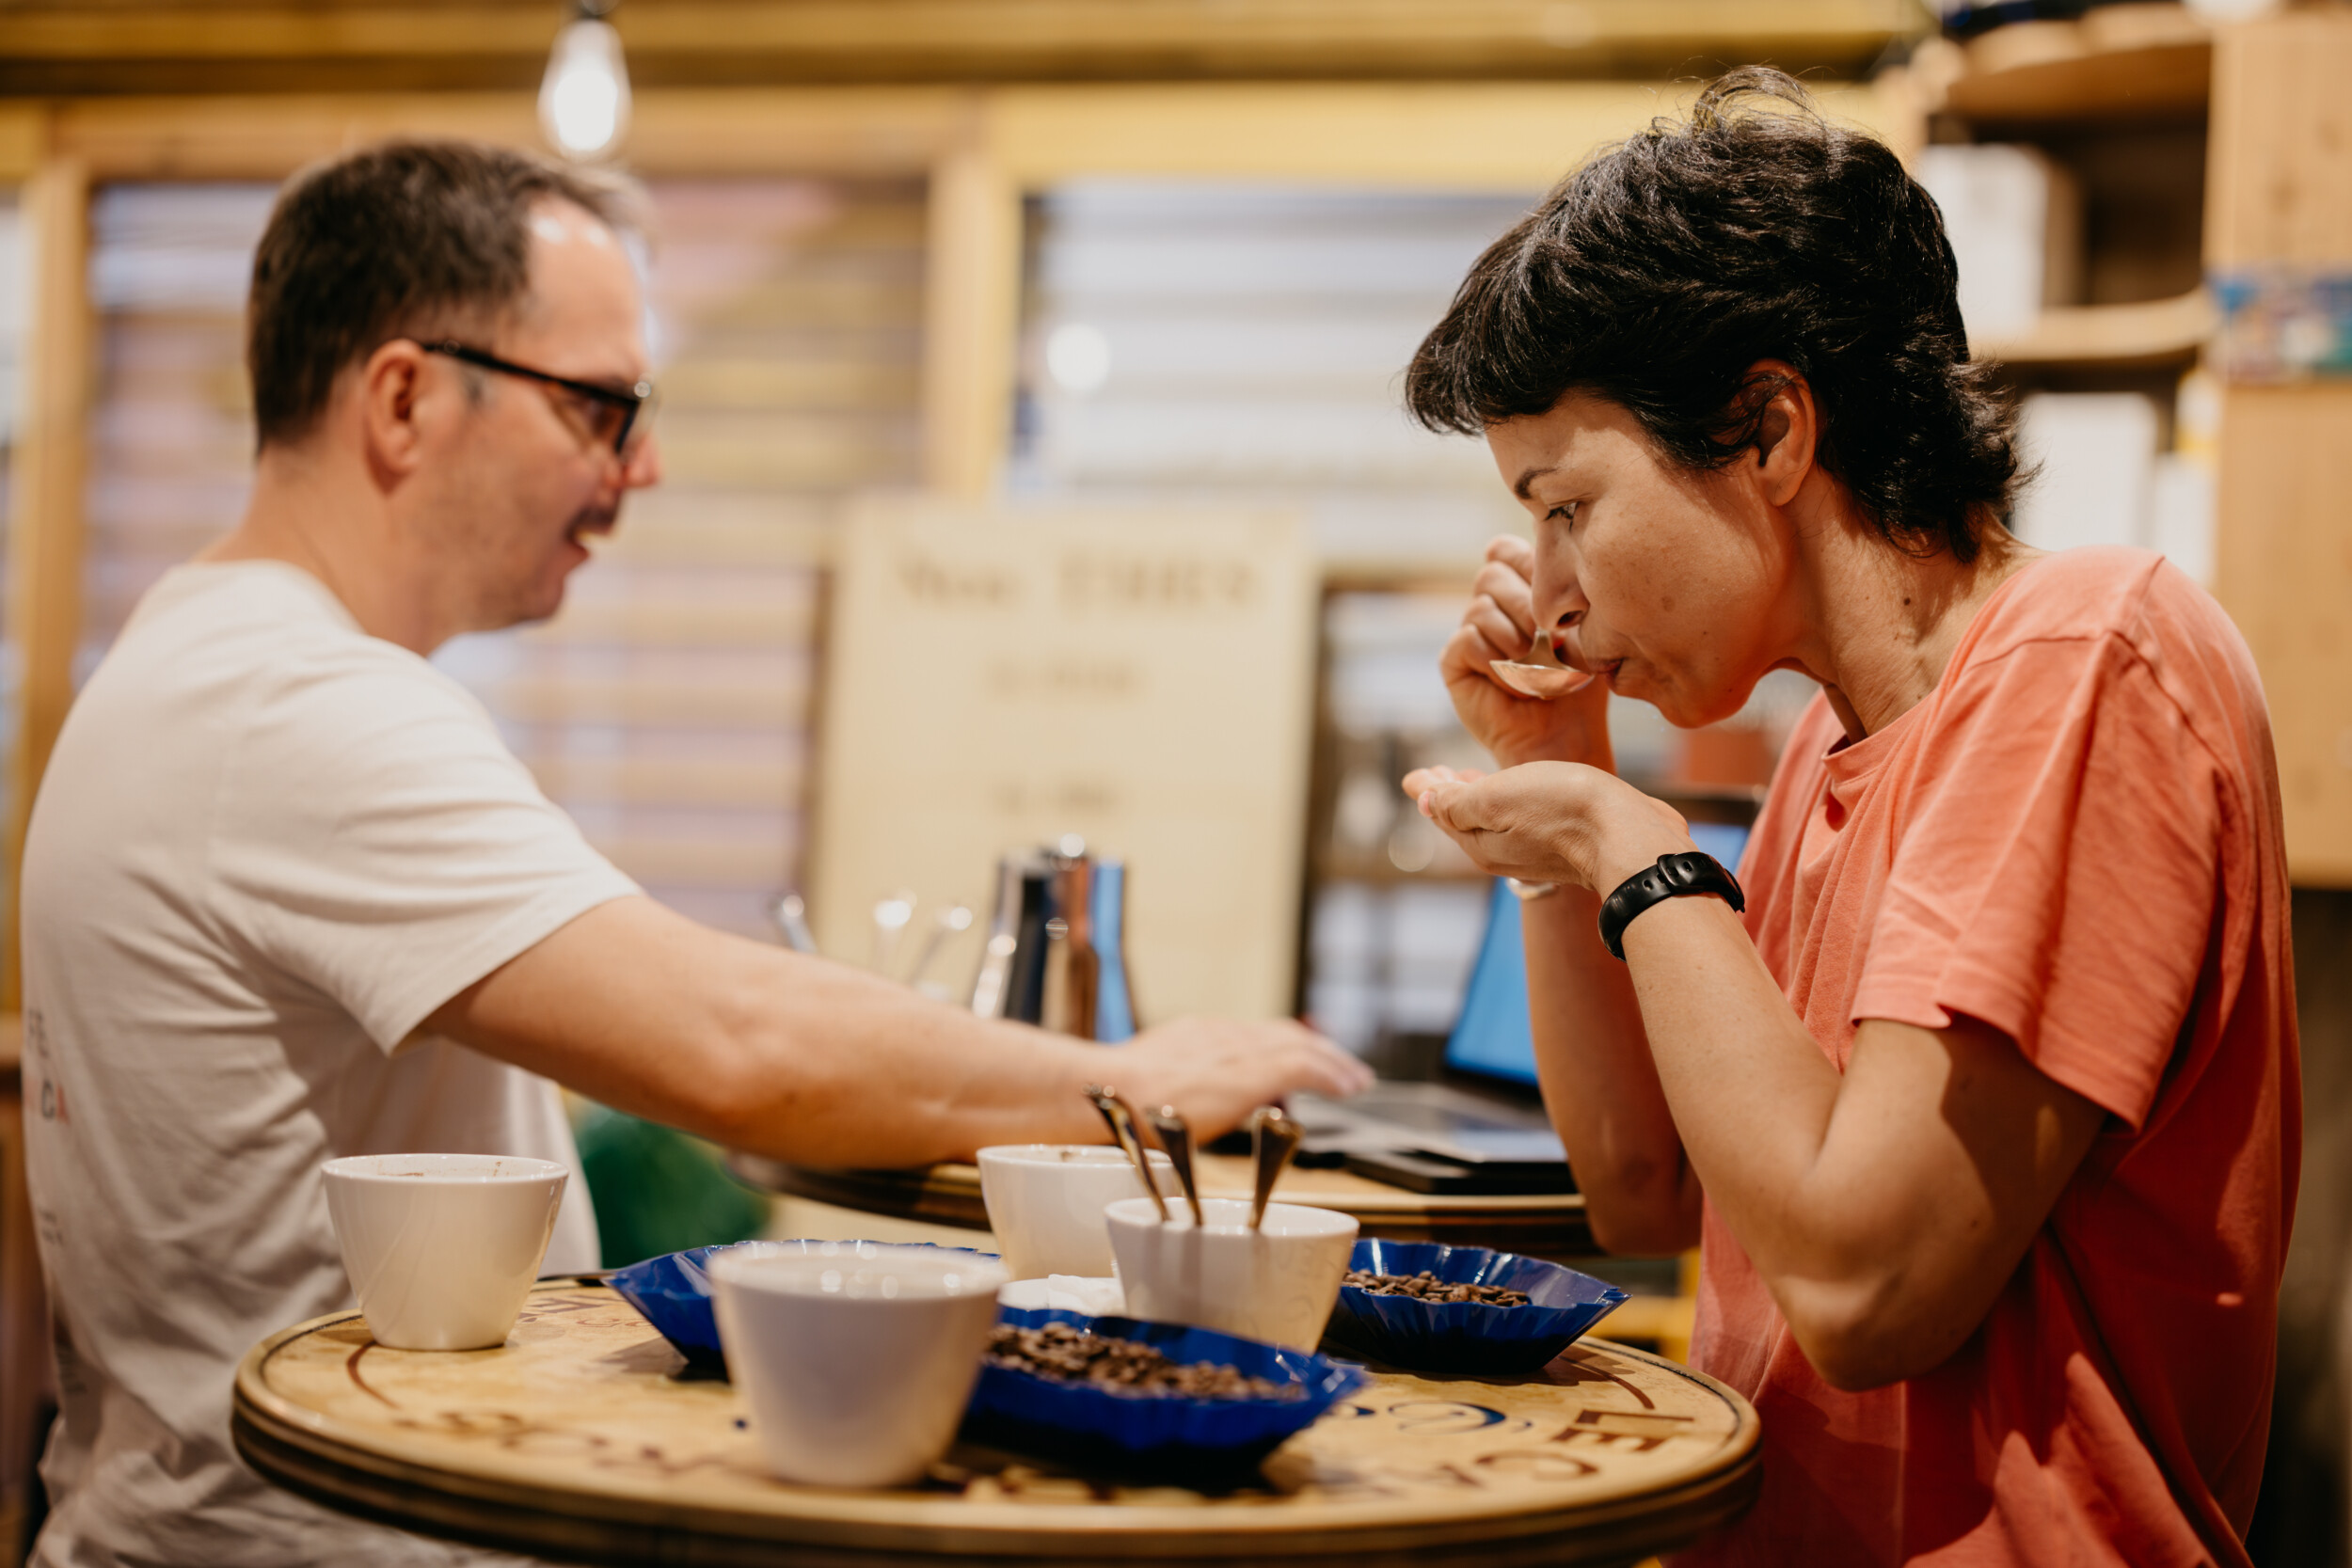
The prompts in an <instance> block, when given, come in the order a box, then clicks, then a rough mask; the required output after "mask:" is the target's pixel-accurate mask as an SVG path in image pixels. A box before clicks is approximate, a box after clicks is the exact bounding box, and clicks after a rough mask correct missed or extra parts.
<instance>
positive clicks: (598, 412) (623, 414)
mask: <svg viewBox="0 0 2352 1568" xmlns="http://www.w3.org/2000/svg"><path fill="white" fill-rule="evenodd" d="M419 346H420V347H421V348H422V349H423V350H424V351H425V353H427V354H443V355H447V356H449V357H450V358H452V359H455V360H458V361H459V362H461V363H463V364H468V365H472V366H475V367H477V368H479V369H481V370H485V371H496V372H499V373H500V374H501V375H519V376H521V377H522V378H523V379H525V380H526V381H537V382H541V383H543V384H545V385H547V386H549V387H561V388H564V390H565V391H567V392H570V393H572V394H574V395H575V396H577V397H581V398H585V399H586V400H587V402H588V407H587V409H586V410H585V415H586V418H587V420H588V429H589V433H590V434H591V435H592V436H595V437H596V440H598V441H600V442H602V441H610V442H611V443H612V451H613V454H614V455H615V456H619V457H627V456H628V453H629V449H630V445H631V443H630V441H629V436H630V435H631V433H635V434H636V435H637V436H639V437H641V438H642V437H643V436H644V433H645V431H646V430H647V429H649V428H650V427H651V424H652V421H651V420H648V419H646V418H645V416H646V414H647V413H648V412H649V411H650V410H651V408H652V406H653V402H654V390H653V383H652V382H650V381H641V382H639V383H637V385H635V386H634V387H631V388H628V389H627V390H623V389H622V388H618V387H608V386H605V385H604V384H603V383H601V382H596V381H579V380H575V379H573V378H572V377H571V376H568V375H557V374H555V373H554V372H551V371H538V370H533V369H532V368H531V367H530V366H529V365H517V364H516V363H515V362H514V361H513V360H511V359H501V358H500V357H499V356H497V355H495V354H485V353H484V352H483V351H482V350H481V349H478V348H473V347H469V345H467V344H465V343H460V342H455V341H442V342H437V343H422V344H420V345H419Z"/></svg>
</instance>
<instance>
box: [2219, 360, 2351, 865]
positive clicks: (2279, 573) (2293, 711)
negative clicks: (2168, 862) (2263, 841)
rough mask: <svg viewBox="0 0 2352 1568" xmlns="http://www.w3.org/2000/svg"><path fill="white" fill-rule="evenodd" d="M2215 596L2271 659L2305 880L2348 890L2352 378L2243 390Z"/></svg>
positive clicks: (2226, 422) (2277, 731) (2291, 821)
mask: <svg viewBox="0 0 2352 1568" xmlns="http://www.w3.org/2000/svg"><path fill="white" fill-rule="evenodd" d="M2221 451H2222V462H2221V489H2220V516H2221V527H2220V530H2219V531H2218V534H2217V541H2216V543H2217V554H2216V561H2215V566H2216V584H2215V586H2216V591H2217V594H2218V596H2219V597H2220V599H2221V602H2222V603H2223V604H2224V605H2226V606H2227V607H2228V608H2229V610H2230V613H2231V615H2232V616H2233V617H2234V618H2235V619H2236V621H2237V624H2238V626H2239V628H2240V629H2241V630H2242V631H2244V632H2245V633H2246V639H2247V641H2248V642H2249V644H2250V645H2251V646H2252V647H2253V650H2254V658H2255V661H2256V662H2257V663H2258V664H2259V665H2260V666H2261V667H2262V673H2263V685H2264V689H2265V691H2266V693H2267V694H2268V696H2269V699H2270V721H2271V725H2272V729H2273V733H2274V736H2275V737H2276V740H2277V743H2278V748H2279V783H2280V791H2281V793H2282V794H2283V796H2284V798H2285V804H2286V816H2287V859H2288V863H2289V864H2290V866H2291V867H2292V868H2293V871H2294V875H2295V879H2296V881H2298V882H2302V883H2307V884H2317V885H2324V886H2336V887H2352V387H2347V386H2334V387H2314V388H2300V387H2239V388H2231V389H2230V391H2229V392H2228V393H2227V394H2226V396H2225V398H2224V400H2223V404H2222V416H2221Z"/></svg>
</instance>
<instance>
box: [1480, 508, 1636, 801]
mask: <svg viewBox="0 0 2352 1568" xmlns="http://www.w3.org/2000/svg"><path fill="white" fill-rule="evenodd" d="M1534 575H1535V550H1534V546H1531V545H1530V544H1528V542H1527V541H1526V540H1524V539H1519V538H1516V537H1514V536H1512V535H1510V534H1507V533H1506V534H1504V535H1502V537H1501V538H1498V539H1496V540H1494V541H1492V542H1491V543H1489V544H1488V545H1487V546H1486V564H1485V565H1483V566H1481V567H1480V568H1479V571H1478V578H1477V580H1476V581H1475V582H1474V583H1473V584H1472V586H1471V594H1470V608H1469V609H1467V610H1464V611H1463V612H1462V624H1461V625H1460V626H1456V627H1454V636H1453V637H1452V638H1451V639H1449V640H1448V641H1447V642H1446V645H1445V652H1444V654H1443V655H1442V656H1440V657H1439V658H1438V671H1439V672H1440V673H1442V674H1443V675H1444V676H1445V685H1446V690H1447V691H1448V692H1450V693H1452V695H1453V698H1454V713H1455V714H1456V715H1458V716H1459V717H1460V719H1461V721H1462V727H1463V728H1465V729H1467V730H1469V731H1470V735H1471V736H1472V737H1473V738H1475V739H1476V740H1477V741H1478V743H1479V744H1480V745H1482V746H1484V747H1486V750H1487V751H1488V752H1492V753H1493V754H1494V758H1495V760H1496V761H1497V762H1499V763H1501V764H1502V766H1504V767H1505V768H1511V767H1516V766H1517V765H1518V764H1519V763H1522V762H1581V763H1587V764H1590V765H1591V766H1593V767H1596V768H1613V767H1614V766H1615V760H1616V759H1615V757H1614V755H1613V753H1612V752H1611V751H1610V747H1609V687H1608V684H1607V683H1606V682H1604V681H1595V682H1593V683H1592V684H1591V685H1590V686H1587V687H1585V688H1584V689H1582V690H1581V691H1576V692H1571V693H1570V694H1569V695H1567V696H1565V697H1555V698H1553V699H1552V700H1551V701H1549V702H1538V701H1537V700H1535V699H1534V698H1532V697H1522V696H1520V695H1518V693H1517V692H1515V691H1512V690H1510V689H1508V688H1506V687H1504V686H1503V685H1502V683H1501V682H1499V681H1497V680H1496V679H1495V673H1494V661H1495V660H1496V659H1498V658H1507V659H1518V658H1524V657H1527V650H1528V647H1529V645H1530V644H1531V643H1532V642H1534V638H1535V596H1534V588H1533V586H1532V584H1533V581H1534Z"/></svg>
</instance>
